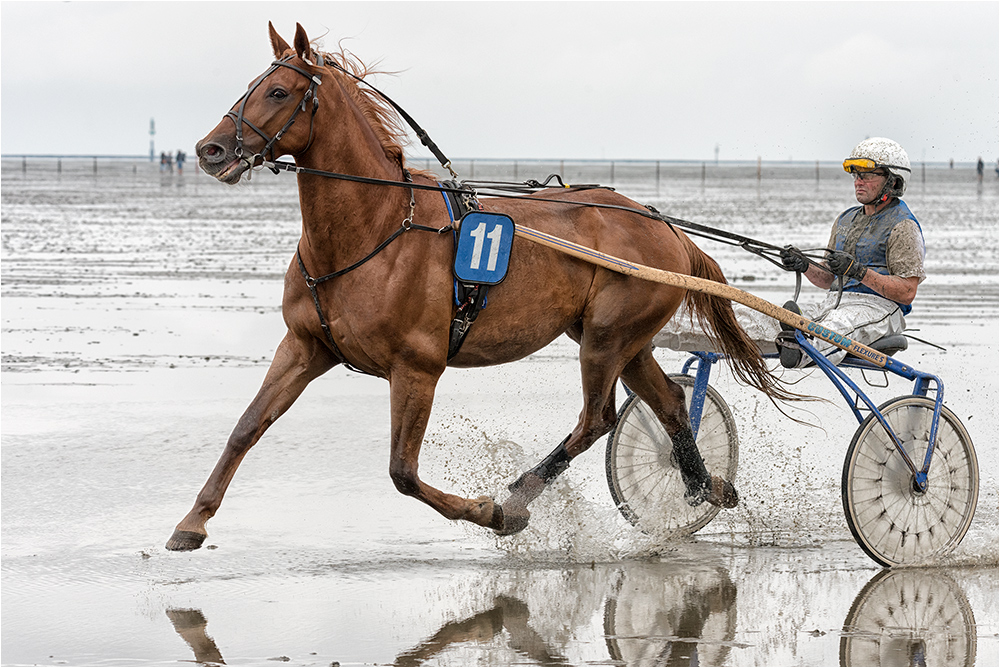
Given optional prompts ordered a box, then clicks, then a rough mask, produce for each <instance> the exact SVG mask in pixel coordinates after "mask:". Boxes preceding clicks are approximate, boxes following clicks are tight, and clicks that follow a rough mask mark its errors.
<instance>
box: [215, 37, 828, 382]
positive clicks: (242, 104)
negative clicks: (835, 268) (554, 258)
mask: <svg viewBox="0 0 1000 668" xmlns="http://www.w3.org/2000/svg"><path fill="white" fill-rule="evenodd" d="M315 53H316V62H317V64H318V65H319V66H321V67H322V66H324V65H329V66H330V67H333V68H334V69H336V70H338V71H340V72H342V73H343V74H345V75H347V76H349V77H351V78H353V79H355V80H357V81H358V82H359V83H362V84H364V85H366V86H368V87H369V88H370V89H371V90H373V91H374V92H375V93H376V94H378V95H379V96H380V97H381V98H382V99H384V100H385V101H386V102H387V103H388V104H389V105H390V106H391V107H392V108H393V109H394V110H395V111H396V112H397V113H398V114H399V115H400V116H401V117H402V118H403V120H404V121H406V123H407V124H408V125H409V126H410V127H411V128H412V129H413V131H414V132H416V134H417V136H418V137H419V138H420V142H421V143H422V144H423V145H424V146H426V147H427V148H428V149H429V150H430V151H431V152H432V153H433V154H434V156H435V157H436V158H437V160H438V162H440V163H441V166H442V167H444V168H445V169H447V170H448V171H449V172H450V173H451V175H452V177H453V178H454V179H455V181H458V175H457V174H456V173H455V170H454V169H452V166H451V161H450V160H449V159H448V158H447V156H445V155H444V153H443V152H442V151H441V150H440V149H439V148H438V147H437V145H436V144H435V143H434V142H433V141H432V140H431V138H430V136H429V135H428V134H427V132H426V131H425V130H424V129H423V128H421V127H420V126H419V125H418V124H417V122H416V121H415V120H414V119H413V117H412V116H410V115H409V114H408V113H407V112H406V111H405V110H404V109H403V108H402V107H400V106H399V105H398V104H396V102H394V101H393V100H392V99H391V98H389V97H388V96H387V95H385V94H384V93H383V92H382V91H380V90H379V89H377V88H375V87H374V86H372V85H371V84H370V83H368V82H367V81H365V80H364V79H362V78H361V77H359V76H357V75H355V74H353V73H352V72H349V71H348V70H346V69H345V68H344V67H342V66H340V65H339V64H338V63H336V62H335V61H333V60H332V59H331V60H330V61H328V62H327V61H325V60H324V57H323V54H321V53H318V52H315ZM293 57H294V56H292V55H288V56H286V57H285V58H282V59H280V60H275V61H274V62H273V63H272V64H271V67H270V68H268V69H267V71H265V72H264V73H263V74H261V75H260V76H259V77H258V78H257V79H256V80H255V81H254V82H253V83H252V84H251V85H250V87H249V88H248V89H247V92H246V93H244V94H243V96H242V97H241V98H240V99H239V100H237V102H236V104H235V105H233V106H234V107H235V106H237V105H238V106H239V109H238V110H237V111H236V112H234V111H233V110H230V111H229V112H228V113H227V114H226V117H227V118H230V119H232V121H233V124H234V125H235V126H236V142H237V143H236V150H235V153H236V157H237V158H238V159H239V160H241V161H242V162H244V163H245V164H246V165H247V178H248V179H249V178H250V177H251V176H252V174H253V171H254V169H255V167H256V166H257V159H258V158H259V159H260V166H261V167H267V168H268V169H270V170H271V171H272V172H273V173H274V174H278V172H279V171H286V172H294V173H295V174H307V175H311V176H321V177H325V178H333V179H338V180H342V181H351V182H354V183H364V184H369V185H380V186H389V187H396V188H408V189H409V190H410V207H409V215H408V216H407V217H406V218H405V219H404V220H403V222H402V223H401V225H400V227H399V228H397V229H396V230H395V231H394V232H393V233H392V234H390V235H389V236H388V237H387V238H386V239H385V240H384V241H382V243H380V244H379V245H378V246H376V247H375V249H374V250H372V251H371V252H370V253H369V254H368V255H366V256H365V257H363V258H361V259H360V260H358V261H357V262H355V263H354V264H351V265H350V266H348V267H345V268H343V269H340V270H337V271H334V272H332V273H329V274H326V275H324V276H319V277H313V276H312V275H310V274H309V271H308V269H307V268H306V265H305V262H304V261H303V260H302V253H301V250H300V248H299V247H298V246H297V247H296V249H295V258H296V261H297V263H298V266H299V272H300V273H301V274H302V278H303V279H304V280H305V283H306V286H307V287H308V288H309V292H310V294H311V296H312V299H313V304H314V305H315V307H316V313H317V315H318V316H319V322H320V327H321V328H322V330H323V332H324V334H326V339H327V342H328V343H329V344H330V347H331V350H332V352H333V353H334V355H335V357H337V358H338V359H339V361H340V362H341V363H342V364H344V366H346V367H347V368H348V369H350V370H352V371H356V372H359V373H367V372H365V371H363V370H361V369H357V368H355V367H354V366H353V365H351V364H350V362H348V360H347V358H346V357H345V356H344V354H343V353H342V352H341V351H340V348H339V347H338V346H337V343H336V341H335V340H334V338H333V332H332V331H331V330H330V326H329V323H328V322H327V320H326V317H325V316H324V314H323V307H322V304H321V303H320V299H319V291H318V286H319V285H320V284H322V283H325V282H326V281H329V280H331V279H334V278H337V277H338V276H343V275H344V274H347V273H349V272H351V271H354V270H355V269H357V268H358V267H360V266H362V265H363V264H365V263H366V262H368V261H369V260H371V259H372V258H374V257H375V256H376V255H378V254H379V253H380V252H382V251H383V250H384V249H385V248H386V247H387V246H388V245H389V244H391V243H392V242H393V241H395V240H396V239H397V238H398V237H399V236H400V235H402V234H403V233H404V232H406V231H408V230H419V231H427V232H435V233H437V234H442V233H444V232H446V231H448V230H452V229H454V227H453V225H452V224H451V223H449V224H448V225H446V226H444V227H442V228H434V227H428V226H425V225H415V224H414V223H413V216H414V211H415V208H416V203H415V198H414V191H416V190H429V191H435V192H441V193H451V194H458V195H463V196H468V195H469V194H470V193H471V194H472V196H473V197H476V195H477V191H476V188H475V187H473V186H472V185H470V184H475V185H478V186H480V187H485V188H486V189H488V190H489V191H490V192H489V193H487V196H489V197H498V198H510V199H522V198H524V197H525V196H526V195H531V194H533V193H535V192H537V191H539V190H542V189H545V188H548V187H551V186H548V183H549V182H550V181H552V180H553V179H556V180H557V181H558V183H559V185H560V186H562V187H563V188H567V189H593V188H607V186H600V185H593V184H587V185H580V186H571V185H567V184H565V183H563V181H562V177H561V176H559V175H556V174H552V175H550V176H549V177H548V178H547V179H546V180H545V182H544V183H539V182H537V181H526V182H524V183H509V182H487V181H480V182H473V181H461V182H460V186H459V187H452V186H444V185H427V184H418V183H414V182H413V179H412V177H411V176H410V173H409V171H407V170H406V169H405V167H404V168H403V169H402V171H403V178H404V181H393V180H390V179H379V178H372V177H365V176H354V175H350V174H341V173H337V172H329V171H325V170H320V169H313V168H309V167H300V166H298V165H296V164H294V163H288V162H278V161H277V160H276V159H275V158H274V145H275V144H276V143H277V142H278V141H280V140H281V138H282V136H284V134H285V133H286V132H287V131H288V130H289V128H291V126H292V124H293V123H294V122H295V120H296V118H297V117H298V115H299V113H300V112H305V111H306V109H307V107H308V106H309V101H310V100H312V114H311V115H310V118H309V140H308V142H307V144H306V147H305V148H304V149H303V150H302V151H300V153H299V155H301V154H302V153H305V152H306V151H308V150H309V147H310V146H312V142H313V124H314V121H315V116H316V112H317V110H318V109H319V97H318V96H317V94H316V90H317V88H318V87H319V86H320V85H321V84H322V78H321V77H320V76H319V75H317V74H313V73H311V72H309V71H307V70H305V69H302V68H301V67H298V66H296V65H292V64H290V63H289V62H288V61H290V60H291V59H292V58H293ZM281 67H285V68H288V69H291V70H293V71H295V72H298V73H299V74H301V75H302V76H304V77H306V78H307V79H309V81H310V84H309V88H308V89H307V90H306V92H305V93H303V96H302V100H301V101H300V102H299V104H298V105H296V107H295V110H294V111H293V112H292V115H291V116H290V117H289V119H288V120H287V121H286V122H285V124H284V125H283V126H282V128H281V129H280V130H279V131H278V132H277V134H275V135H274V136H273V137H268V136H267V135H266V134H265V133H264V132H263V131H262V130H261V129H260V128H258V127H257V126H256V125H254V124H253V123H251V122H250V121H248V120H247V119H246V118H245V117H244V110H245V108H246V104H247V101H248V100H249V98H250V96H251V95H252V94H253V92H254V91H256V90H257V88H258V87H260V85H261V84H263V82H264V80H265V79H267V77H269V76H270V75H271V74H273V73H274V72H276V71H277V70H278V69H279V68H281ZM244 125H246V126H247V127H249V128H250V129H251V130H253V131H254V132H256V133H257V134H258V135H260V137H261V138H262V139H264V141H265V145H264V147H263V148H262V149H261V151H260V152H259V153H256V154H254V155H253V156H250V157H249V158H247V157H245V156H244V155H243V153H244V151H243V126H244ZM268 154H270V158H271V159H270V160H268ZM607 189H609V190H611V188H607ZM505 191H506V192H505ZM530 199H531V200H532V201H535V202H546V203H551V204H563V205H575V206H586V207H591V208H598V209H611V210H618V211H625V212H628V213H633V214H636V215H639V216H643V217H645V218H649V219H652V220H659V221H661V222H664V223H666V224H667V226H668V227H670V229H671V230H673V231H674V233H675V234H676V233H677V231H676V228H677V227H680V228H682V229H684V230H686V231H687V232H688V233H690V234H692V235H695V236H700V237H703V238H707V239H711V240H714V241H718V242H721V243H725V244H729V245H734V246H740V247H741V248H743V249H744V250H747V251H749V252H751V253H754V254H755V255H758V256H760V257H762V258H764V259H765V260H767V261H768V262H771V263H772V264H775V265H777V266H779V267H781V266H782V263H781V262H780V260H778V259H775V258H776V257H777V256H779V254H780V252H781V250H782V249H781V248H780V247H778V246H775V245H773V244H769V243H766V242H763V241H758V240H756V239H751V238H749V237H745V236H742V235H738V234H734V233H732V232H727V231H726V230H722V229H719V228H714V227H710V226H707V225H701V224H698V223H692V222H690V221H686V220H681V219H679V218H674V217H672V216H665V215H663V214H661V213H660V212H659V211H657V210H656V209H655V208H654V207H652V206H649V205H647V206H646V207H645V208H644V209H635V208H632V207H628V206H621V205H618V204H602V203H598V202H574V201H567V200H561V199H551V198H544V197H531V198H530ZM537 234H540V233H536V232H534V231H533V230H527V228H524V229H520V230H519V235H520V236H524V237H526V238H529V239H531V240H533V241H536V242H538V239H537V238H536V237H535V235H537ZM550 241H551V240H550ZM556 241H561V240H556ZM563 243H569V242H563ZM549 245H551V244H549ZM560 250H563V252H566V250H565V249H560ZM571 254H572V253H571ZM802 256H803V257H804V258H805V259H806V260H807V261H808V262H809V263H810V264H817V263H816V262H814V261H813V260H812V259H810V258H809V257H807V256H806V255H805V254H804V253H803V254H802ZM584 259H587V258H584ZM602 259H604V258H602ZM612 259H614V258H612ZM589 261H591V262H593V261H594V259H589ZM619 262H623V261H618V260H617V259H615V262H612V263H610V264H611V265H618V264H619ZM609 268H611V269H614V270H616V271H623V268H622V267H621V266H609ZM630 269H634V268H630ZM643 269H650V270H651V271H657V270H652V268H646V267H643ZM623 273H631V272H630V271H628V270H626V271H624V272H623ZM662 273H663V274H667V273H669V272H662ZM643 277H644V278H648V277H647V276H643ZM657 278H659V279H660V282H666V281H663V280H662V277H660V276H657ZM657 278H653V279H651V280H657ZM686 278H691V277H686ZM801 280H802V278H801V274H799V273H797V274H796V289H795V294H796V298H797V297H798V293H799V287H800V285H801ZM699 287H701V286H699ZM699 287H695V286H690V287H689V289H695V290H698V289H699ZM699 291H706V290H705V289H704V288H703V287H701V289H700V290H699ZM737 292H741V291H737ZM715 294H718V293H715ZM743 294H745V293H743ZM727 296H728V295H727ZM728 298H730V299H733V297H732V296H728ZM735 301H743V300H742V299H735ZM838 301H839V299H838ZM744 303H745V302H744ZM758 310H760V309H758ZM765 312H766V311H765ZM772 315H775V316H776V317H778V319H779V320H782V321H783V322H784V319H783V318H782V317H780V316H777V314H772ZM781 315H791V313H790V312H786V313H784V314H781ZM787 324H792V323H787ZM793 326H799V328H801V325H798V323H797V324H796V325H793Z"/></svg>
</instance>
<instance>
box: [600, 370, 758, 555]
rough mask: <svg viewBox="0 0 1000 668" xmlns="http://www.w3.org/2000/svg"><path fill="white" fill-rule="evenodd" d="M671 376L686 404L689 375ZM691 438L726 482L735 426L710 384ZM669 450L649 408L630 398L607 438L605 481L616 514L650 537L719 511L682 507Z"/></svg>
mask: <svg viewBox="0 0 1000 668" xmlns="http://www.w3.org/2000/svg"><path fill="white" fill-rule="evenodd" d="M671 380H673V381H674V382H676V383H678V384H679V385H681V386H682V387H683V388H684V397H685V403H686V404H687V405H690V403H691V394H692V391H693V388H694V381H693V379H692V378H691V377H690V376H671ZM696 442H697V445H698V450H699V451H700V452H701V455H702V458H703V459H704V460H705V466H706V467H707V468H708V470H709V471H710V472H711V473H713V474H716V475H723V476H725V477H726V478H727V479H728V480H732V479H733V477H734V476H735V475H736V468H737V463H738V444H737V434H736V425H735V422H734V421H733V418H732V415H731V414H730V412H729V408H728V406H726V403H725V401H723V400H722V398H721V397H720V396H719V394H718V393H717V392H716V391H715V390H714V389H713V388H711V387H709V388H708V392H707V393H706V396H705V408H704V411H703V415H702V420H701V425H700V427H699V430H698V438H697V441H696ZM671 450H672V445H671V440H670V437H669V436H668V435H667V433H666V430H665V429H664V428H663V425H662V424H661V423H660V421H659V420H658V419H657V418H656V416H655V415H654V414H653V411H652V409H651V408H650V407H649V406H648V405H646V404H645V403H644V402H643V401H642V400H641V399H639V397H638V396H635V395H633V396H632V397H630V398H629V399H628V401H626V402H625V404H624V405H623V406H622V409H621V412H620V413H619V417H618V423H617V425H616V427H615V429H614V431H613V432H612V433H611V436H610V437H609V438H608V452H607V461H606V465H607V473H608V485H609V487H610V488H611V495H612V497H613V498H614V500H615V503H616V504H617V505H618V509H619V510H620V511H621V513H622V515H623V516H624V517H625V518H626V519H627V520H629V522H631V523H632V524H634V525H635V526H637V527H638V528H639V529H641V530H642V531H643V532H645V533H648V534H651V535H657V536H660V535H665V536H670V535H685V534H690V533H693V532H695V531H697V530H698V529H700V528H702V527H703V526H705V525H706V524H708V522H710V521H711V520H712V518H714V517H715V516H716V515H717V514H718V512H719V508H717V507H715V506H712V505H711V504H708V503H703V504H701V505H700V506H697V507H694V508H692V507H691V506H688V505H687V503H686V502H685V501H684V491H685V486H684V482H683V480H682V479H681V475H680V469H678V468H677V465H676V463H675V462H674V460H673V457H672V456H671V454H670V453H671Z"/></svg>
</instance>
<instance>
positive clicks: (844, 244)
mask: <svg viewBox="0 0 1000 668" xmlns="http://www.w3.org/2000/svg"><path fill="white" fill-rule="evenodd" d="M844 171H846V172H848V173H850V174H851V175H853V177H854V195H855V197H856V199H857V201H858V204H860V206H856V207H852V208H850V209H848V210H847V211H844V212H843V213H842V214H840V216H839V217H838V218H837V220H836V222H835V223H834V224H833V229H832V231H831V233H830V239H829V243H828V245H827V248H828V249H829V252H828V253H827V255H826V259H825V261H824V262H823V263H822V264H819V265H817V264H810V263H809V261H808V260H807V259H806V257H805V255H804V254H803V253H802V251H800V250H799V249H798V248H795V247H794V246H786V247H785V248H784V249H783V250H782V251H781V261H782V265H783V266H784V268H785V269H787V270H788V271H798V272H802V273H803V274H804V275H805V276H806V278H807V279H809V281H810V282H811V283H813V284H814V285H816V286H817V287H820V288H823V289H829V290H830V292H829V293H828V294H827V297H826V299H825V300H824V301H823V302H821V303H819V304H808V305H805V308H804V309H800V308H799V306H798V305H797V304H795V302H791V301H790V302H788V303H786V304H785V308H786V309H788V310H790V311H794V312H796V313H801V314H802V315H804V316H805V317H807V318H809V319H810V320H813V321H816V322H820V323H822V324H823V326H824V327H827V328H829V329H831V330H833V331H835V332H837V333H838V334H843V335H845V336H848V337H850V338H852V339H854V340H856V341H858V342H859V343H862V344H870V343H872V342H874V341H877V340H878V339H880V338H882V337H884V336H890V335H893V334H901V333H902V332H903V329H904V328H905V322H904V320H903V316H904V315H906V314H907V313H909V312H910V310H911V306H910V304H911V303H912V302H913V299H914V297H915V296H916V294H917V286H918V285H919V284H920V283H921V281H923V280H924V278H925V277H926V275H925V274H924V238H923V234H922V232H921V229H920V225H919V223H917V219H916V218H915V217H914V216H913V214H912V213H911V212H910V209H909V208H908V207H907V206H906V203H905V202H903V200H901V199H899V198H900V197H901V196H902V195H903V193H904V192H905V190H906V184H907V183H908V182H909V180H910V159H909V157H908V156H907V155H906V151H904V150H903V147H902V146H900V145H899V144H897V143H896V142H894V141H892V140H890V139H884V138H881V137H872V138H870V139H865V140H864V141H863V142H861V143H860V144H858V145H857V146H856V147H855V148H854V150H853V151H852V152H851V155H850V157H848V158H847V159H846V160H844ZM838 281H842V282H843V294H842V295H841V296H840V302H839V304H838V294H839V290H838V289H837V288H838V286H837V282H838ZM733 310H734V311H735V313H736V317H737V318H738V319H739V322H740V325H741V326H742V327H743V328H744V329H745V330H746V332H747V334H748V335H749V336H750V337H751V338H752V339H753V340H754V341H755V342H756V343H757V345H758V347H760V349H761V352H763V353H765V354H766V353H774V352H775V350H777V351H778V353H779V358H780V360H781V364H782V366H785V367H788V368H792V367H797V366H804V364H806V363H808V362H810V361H811V360H809V359H808V357H807V356H804V355H803V354H802V351H801V350H800V349H799V348H798V346H797V345H795V344H794V343H791V342H793V341H794V340H795V339H794V335H793V332H792V331H789V330H790V328H788V327H787V326H783V325H781V323H779V322H778V321H777V320H775V319H773V318H771V317H768V316H765V315H764V314H762V313H759V312H757V311H754V310H753V309H750V308H748V307H746V306H743V305H742V304H735V303H734V304H733ZM690 320H691V319H690V317H689V316H686V315H685V314H684V313H682V312H681V311H678V313H677V314H676V315H675V316H674V317H673V318H671V319H670V321H669V322H668V323H667V324H666V326H664V328H663V329H662V330H660V332H659V333H658V334H657V335H656V336H655V337H653V344H654V345H656V346H662V347H666V348H671V349H673V350H688V351H694V350H711V349H712V347H711V345H710V344H709V343H708V342H707V337H705V336H704V334H702V333H701V332H700V331H695V330H697V329H698V328H697V327H695V326H694V325H693V322H690ZM813 345H815V346H816V348H817V349H818V350H819V351H820V352H821V353H823V354H824V355H826V357H827V358H828V359H830V361H831V362H833V363H834V364H839V363H840V362H841V360H843V359H844V357H845V356H846V355H847V352H846V351H844V350H843V349H841V348H838V347H836V346H834V345H833V344H830V343H826V342H825V341H821V340H819V339H816V340H814V341H813Z"/></svg>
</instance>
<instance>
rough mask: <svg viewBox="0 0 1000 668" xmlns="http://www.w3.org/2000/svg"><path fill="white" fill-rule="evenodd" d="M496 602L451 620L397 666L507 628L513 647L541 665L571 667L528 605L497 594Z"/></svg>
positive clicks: (418, 661) (400, 658)
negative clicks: (540, 628)
mask: <svg viewBox="0 0 1000 668" xmlns="http://www.w3.org/2000/svg"><path fill="white" fill-rule="evenodd" d="M494 603H495V605H494V606H493V607H492V608H490V609H489V610H484V611H483V612H480V613H478V614H475V615H473V616H471V617H469V618H467V619H463V620H462V621H459V622H449V623H447V624H445V625H444V626H442V627H441V630H440V631H438V632H437V633H435V634H434V635H433V636H431V637H430V638H428V639H427V640H424V641H423V642H421V643H420V644H419V645H417V646H416V647H414V648H413V649H411V650H409V651H406V652H403V653H402V654H400V655H399V656H398V657H396V661H395V662H394V664H393V665H396V666H419V665H422V664H423V663H424V662H425V661H427V660H429V659H431V658H432V657H434V656H435V655H437V654H440V653H441V652H443V651H444V650H446V649H447V648H448V647H450V646H452V645H455V644H458V643H468V642H475V643H485V642H489V641H491V640H493V639H494V638H496V637H497V636H498V635H500V634H501V633H502V632H503V631H505V630H506V631H507V634H508V637H509V641H508V642H509V643H510V648H511V649H512V650H514V651H515V652H516V653H517V654H520V655H522V656H525V657H527V658H528V659H530V660H531V661H532V663H534V664H537V665H539V666H567V665H569V661H567V659H566V657H565V656H563V655H562V654H560V653H559V651H558V650H556V649H554V648H553V647H552V646H551V645H550V643H548V642H547V641H546V640H545V639H544V638H543V637H542V636H541V635H539V634H538V633H537V632H536V631H535V630H534V629H533V628H532V627H531V624H529V623H528V606H527V605H526V604H525V603H524V601H521V600H520V599H517V598H512V597H509V596H497V598H496V600H495V601H494Z"/></svg>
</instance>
